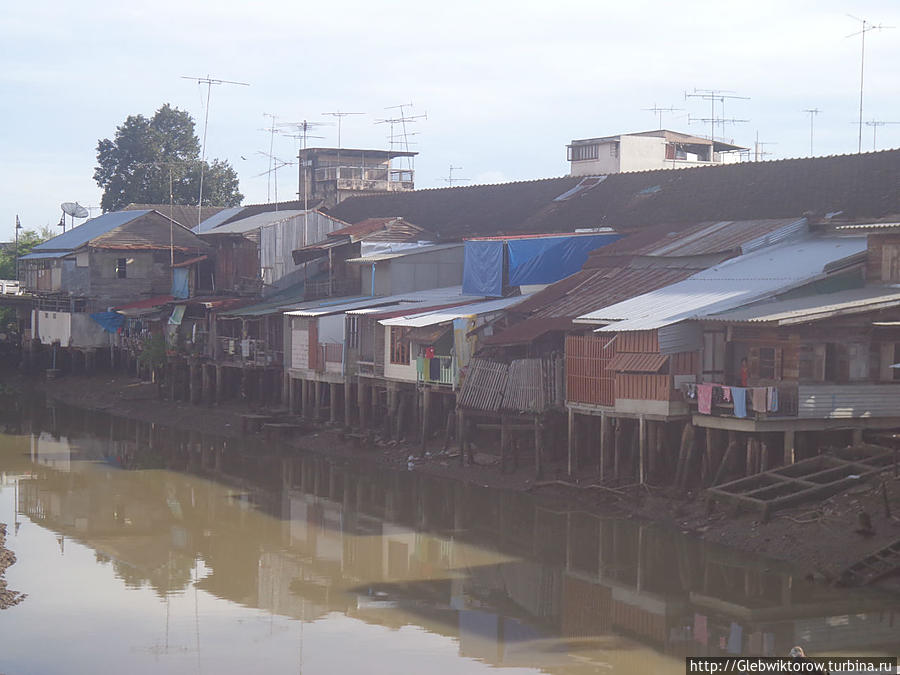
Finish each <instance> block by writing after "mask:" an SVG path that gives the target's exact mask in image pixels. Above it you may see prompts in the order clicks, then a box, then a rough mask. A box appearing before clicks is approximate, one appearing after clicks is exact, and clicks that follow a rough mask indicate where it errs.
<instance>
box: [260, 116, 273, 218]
mask: <svg viewBox="0 0 900 675" xmlns="http://www.w3.org/2000/svg"><path fill="white" fill-rule="evenodd" d="M263 117H268V118H270V119H271V120H272V125H271V126H270V127H269V128H268V129H260V131H265V132H266V133H268V134H269V153H268V154H266V153H264V152H261V153H260V154H262V155H265V156H266V157H268V158H269V170H268V171H267V172H266V173H267V174H268V176H269V179H268V181H267V182H266V203H267V204H271V203H272V199H271V191H272V163H273V162H274V160H275V155H274V154H273V153H274V152H275V120H277V119H278V115H275V114H273V113H263ZM259 175H260V176H261V175H262V174H259ZM276 192H277V190H276ZM275 201H276V203H277V202H278V197H276V198H275Z"/></svg>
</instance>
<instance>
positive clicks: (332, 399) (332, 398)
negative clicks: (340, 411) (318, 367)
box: [328, 382, 338, 424]
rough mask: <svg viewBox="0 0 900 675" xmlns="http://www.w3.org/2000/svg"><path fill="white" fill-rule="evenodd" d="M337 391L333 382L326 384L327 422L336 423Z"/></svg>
mask: <svg viewBox="0 0 900 675" xmlns="http://www.w3.org/2000/svg"><path fill="white" fill-rule="evenodd" d="M337 405H338V390H337V385H336V384H335V383H334V382H329V383H328V420H329V421H330V422H331V423H332V424H336V423H337Z"/></svg>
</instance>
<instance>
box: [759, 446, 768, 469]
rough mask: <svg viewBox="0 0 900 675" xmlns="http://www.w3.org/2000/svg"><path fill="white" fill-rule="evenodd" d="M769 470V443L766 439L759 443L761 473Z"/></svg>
mask: <svg viewBox="0 0 900 675" xmlns="http://www.w3.org/2000/svg"><path fill="white" fill-rule="evenodd" d="M768 470H769V445H768V444H767V443H766V442H765V441H760V444H759V473H762V472H763V471H768Z"/></svg>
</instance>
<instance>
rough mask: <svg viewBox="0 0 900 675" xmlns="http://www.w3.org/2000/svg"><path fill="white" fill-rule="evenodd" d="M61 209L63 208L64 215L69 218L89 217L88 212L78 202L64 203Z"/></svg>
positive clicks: (60, 206)
mask: <svg viewBox="0 0 900 675" xmlns="http://www.w3.org/2000/svg"><path fill="white" fill-rule="evenodd" d="M59 208H61V209H62V210H63V213H65V214H66V215H67V216H72V218H73V219H75V218H87V217H88V210H87V209H86V208H84V207H83V206H82V205H81V204H79V203H78V202H63V203H62V204H60V205H59Z"/></svg>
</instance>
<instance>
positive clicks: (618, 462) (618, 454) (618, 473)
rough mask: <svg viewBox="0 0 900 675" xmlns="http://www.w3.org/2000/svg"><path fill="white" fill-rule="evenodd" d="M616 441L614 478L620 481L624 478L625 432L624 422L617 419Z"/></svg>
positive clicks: (614, 448)
mask: <svg viewBox="0 0 900 675" xmlns="http://www.w3.org/2000/svg"><path fill="white" fill-rule="evenodd" d="M615 425H616V426H615V430H614V434H615V441H614V447H613V478H615V479H616V480H619V479H620V478H621V477H622V459H621V458H622V443H623V442H624V439H623V438H622V436H623V435H624V431H623V429H622V420H621V419H616V422H615Z"/></svg>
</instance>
